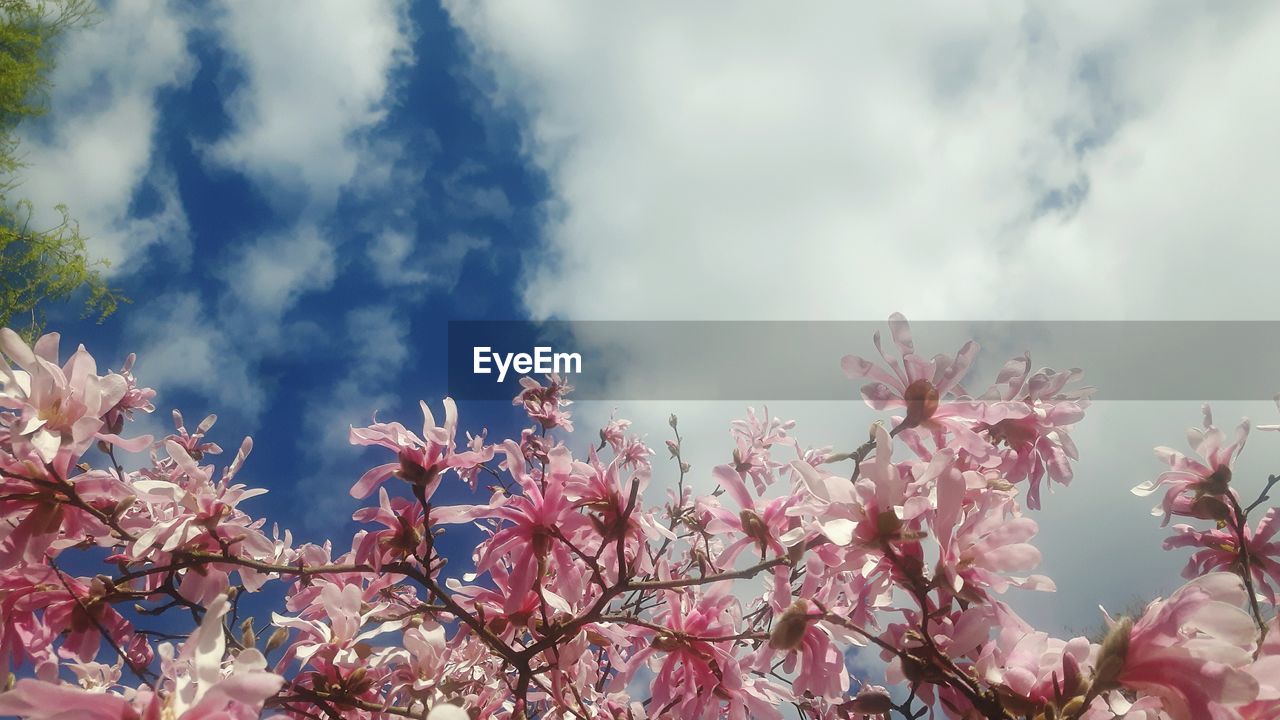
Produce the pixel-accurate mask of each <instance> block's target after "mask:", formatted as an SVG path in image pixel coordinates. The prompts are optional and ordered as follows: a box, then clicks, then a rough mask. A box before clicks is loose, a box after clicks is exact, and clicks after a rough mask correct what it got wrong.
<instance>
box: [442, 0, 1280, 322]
mask: <svg viewBox="0 0 1280 720" xmlns="http://www.w3.org/2000/svg"><path fill="white" fill-rule="evenodd" d="M449 7H450V11H451V14H452V16H453V18H454V20H455V22H457V23H458V24H459V25H460V26H461V28H462V29H463V30H464V31H465V32H466V33H467V35H468V37H469V38H470V39H471V40H472V42H473V43H474V44H475V47H476V55H477V57H478V59H479V60H480V61H481V62H482V63H484V64H485V65H486V66H487V67H489V68H491V69H492V70H493V78H494V85H495V90H494V92H495V99H496V101H497V102H500V103H505V104H507V105H510V106H515V107H517V108H519V109H520V112H521V113H522V114H523V115H524V118H525V128H526V139H527V144H528V149H529V152H530V155H531V157H532V159H533V160H534V162H536V163H537V164H538V165H539V166H540V167H542V168H543V169H544V170H545V171H546V173H547V175H548V179H549V181H550V185H551V191H552V195H553V198H552V202H551V203H550V206H549V207H550V209H551V211H552V212H551V213H550V214H549V215H550V219H549V220H548V222H547V224H546V227H545V234H544V241H545V242H546V244H547V245H548V248H549V250H550V251H551V256H550V257H549V258H548V259H547V260H546V261H545V262H544V263H543V264H542V265H541V266H540V267H539V268H538V269H537V271H536V272H535V273H533V274H532V276H531V278H530V282H529V285H528V288H527V292H526V294H525V299H526V301H527V302H528V304H529V306H530V308H531V310H532V311H533V313H534V314H535V315H564V316H569V317H575V318H581V317H586V316H590V317H601V318H607V317H642V318H689V317H707V318H715V317H775V318H788V317H806V318H812V317H825V318H861V319H866V318H874V317H883V316H884V315H886V314H887V313H888V312H889V311H891V310H905V311H907V312H908V314H909V315H913V316H916V317H925V316H929V317H957V316H970V317H974V316H977V317H992V316H995V317H1002V316H1018V315H1024V316H1025V315H1038V316H1056V317H1070V316H1089V315H1093V316H1099V315H1108V314H1114V313H1117V312H1126V313H1129V314H1133V315H1145V316H1160V315H1162V314H1163V315H1168V316H1174V317H1177V316H1181V315H1183V314H1185V313H1186V312H1188V311H1190V310H1192V309H1193V308H1194V309H1197V310H1198V309H1199V308H1200V306H1199V305H1195V304H1193V303H1194V302H1195V301H1193V300H1192V299H1190V297H1189V295H1191V294H1189V293H1184V292H1181V291H1180V287H1181V285H1182V280H1181V278H1182V277H1183V275H1180V274H1178V273H1174V274H1170V273H1165V272H1160V271H1159V270H1158V268H1161V267H1162V266H1163V267H1170V268H1171V269H1176V270H1179V271H1181V273H1183V274H1185V276H1186V277H1187V280H1190V281H1193V282H1194V281H1196V280H1200V281H1204V279H1205V275H1206V274H1209V273H1217V274H1219V275H1221V276H1225V275H1227V274H1228V272H1231V271H1232V268H1233V261H1232V260H1231V259H1230V258H1229V257H1228V256H1226V254H1224V253H1221V252H1220V248H1221V247H1222V246H1221V245H1219V244H1218V242H1219V241H1224V240H1225V242H1227V243H1228V244H1229V246H1230V247H1233V248H1236V249H1239V250H1247V251H1248V252H1250V254H1255V253H1256V254H1258V255H1259V256H1261V257H1265V258H1266V259H1267V260H1270V261H1274V259H1276V256H1277V254H1280V250H1277V249H1276V248H1277V247H1280V246H1278V245H1276V244H1275V243H1273V242H1270V240H1271V239H1272V235H1273V233H1272V231H1271V230H1270V228H1272V227H1274V226H1275V222H1274V220H1275V219H1276V218H1275V215H1274V210H1272V209H1271V207H1272V205H1273V204H1272V203H1270V202H1268V198H1266V188H1267V187H1268V185H1269V184H1270V183H1268V182H1266V179H1267V178H1269V177H1270V178H1273V177H1274V170H1272V168H1274V167H1276V163H1275V160H1276V159H1277V153H1278V152H1280V142H1277V140H1276V139H1275V138H1274V134H1273V133H1272V132H1271V130H1270V128H1272V127H1274V126H1275V125H1276V122H1277V120H1280V90H1278V89H1277V88H1276V85H1275V83H1272V82H1269V79H1268V78H1269V72H1268V71H1269V68H1271V67H1273V66H1274V64H1275V61H1276V54H1277V50H1276V49H1275V46H1274V44H1273V43H1272V44H1268V43H1266V41H1265V39H1266V38H1267V37H1270V36H1274V33H1275V31H1276V29H1277V23H1278V22H1280V11H1278V10H1276V8H1275V6H1272V5H1267V4H1253V5H1248V6H1246V5H1236V4H1233V5H1230V6H1222V5H1219V4H1208V3H1204V4H1191V5H1182V6H1179V8H1178V9H1176V10H1175V9H1171V8H1169V7H1168V5H1167V3H1159V2H1143V3H1128V4H1125V5H1124V6H1123V7H1118V6H1116V5H1115V4H1114V3H1105V4H1103V3H1097V4H1095V5H1091V6H1082V5H1079V4H1073V5H1070V6H1061V5H1058V4H1050V3H1036V4H1032V5H1030V6H1025V5H1022V4H1007V3H987V4H985V6H984V7H983V8H982V9H975V8H974V7H972V6H968V5H966V6H964V7H960V6H954V7H946V6H938V5H936V4H931V5H928V7H927V10H925V9H923V8H922V6H921V5H919V4H913V3H905V4H903V3H892V4H878V5H874V6H867V5H851V4H832V5H829V6H827V7H826V8H825V9H824V11H821V12H819V11H816V9H811V10H812V11H809V12H805V13H795V12H794V9H793V8H790V7H788V6H784V5H779V4H775V3H752V4H733V5H732V7H731V9H730V7H728V6H724V5H717V4H705V5H698V6H696V7H693V8H690V7H686V6H684V5H681V11H680V12H669V11H670V10H671V8H670V7H665V6H663V5H662V4H644V5H632V6H626V7H625V8H620V7H618V6H615V5H607V4H595V3H569V4H562V3H539V2H526V1H525V0H518V1H517V0H495V1H493V2H483V3H450V4H449ZM1082 148H1086V149H1088V150H1087V151H1086V152H1083V153H1082V152H1080V150H1081V149H1082ZM1085 187H1087V189H1088V190H1087V193H1086V194H1085V196H1084V197H1083V199H1082V200H1081V201H1080V206H1079V208H1078V209H1077V210H1076V211H1075V212H1074V214H1071V213H1069V212H1063V211H1050V212H1044V208H1045V205H1046V200H1047V199H1050V198H1052V197H1053V194H1054V193H1057V195H1058V196H1059V197H1069V196H1070V195H1071V194H1072V192H1073V190H1072V188H1085ZM1210 238H1213V241H1210ZM1227 238H1229V239H1227ZM1175 243H1177V245H1175ZM1263 245H1269V246H1270V247H1268V248H1263V247H1262V246H1263ZM1173 254H1176V255H1177V256H1178V257H1177V259H1176V260H1170V259H1167V258H1166V257H1163V256H1165V255H1173ZM1153 256H1157V257H1153ZM1153 260H1154V261H1155V262H1154V263H1153V262H1152V261H1153ZM619 266H621V267H627V268H628V273H627V274H626V276H625V277H620V276H619V274H618V273H616V272H610V271H609V270H610V268H614V267H619ZM1273 266H1274V262H1266V263H1257V264H1252V265H1248V266H1244V267H1240V268H1237V269H1235V272H1243V273H1246V274H1247V275H1248V277H1249V279H1250V280H1251V281H1252V282H1243V283H1239V284H1238V285H1239V286H1241V287H1243V288H1247V289H1241V288H1240V287H1233V288H1232V290H1234V291H1236V292H1246V293H1249V295H1250V298H1251V299H1253V300H1255V301H1261V300H1263V299H1264V298H1265V297H1266V296H1265V295H1264V293H1268V292H1269V291H1270V290H1269V285H1270V283H1268V282H1265V281H1266V280H1267V279H1269V277H1268V273H1269V272H1270V270H1269V269H1268V268H1270V267H1273ZM709 267H714V268H716V270H717V272H715V273H707V272H706V269H707V268H709ZM1196 269H1199V272H1196ZM1018 275H1020V277H1017V276H1018ZM961 277H963V278H964V279H965V280H964V281H963V282H959V281H956V280H953V278H961ZM658 278H661V285H662V287H663V292H662V293H657V292H655V291H654V289H653V288H654V285H655V281H656V279H658ZM1081 285H1087V286H1088V287H1089V289H1090V290H1089V292H1088V293H1082V292H1080V287H1081ZM762 288H764V289H767V291H766V292H761V289H762ZM1218 289H1220V290H1222V289H1225V288H1223V286H1221V285H1219V286H1218ZM1174 295H1176V296H1177V297H1176V298H1174V297H1171V296H1174ZM1218 307H1220V308H1223V309H1222V312H1227V313H1233V312H1236V309H1235V306H1234V305H1228V304H1225V303H1224V304H1223V305H1219V306H1218Z"/></svg>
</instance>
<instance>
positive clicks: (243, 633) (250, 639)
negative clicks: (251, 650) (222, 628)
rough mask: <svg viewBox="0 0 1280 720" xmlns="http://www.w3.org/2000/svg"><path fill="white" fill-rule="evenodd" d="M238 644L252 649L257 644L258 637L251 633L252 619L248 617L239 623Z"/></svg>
mask: <svg viewBox="0 0 1280 720" xmlns="http://www.w3.org/2000/svg"><path fill="white" fill-rule="evenodd" d="M240 644H241V645H243V646H245V647H253V646H254V645H257V644H258V635H257V633H255V632H254V631H253V618H251V617H248V618H245V619H244V622H242V623H240Z"/></svg>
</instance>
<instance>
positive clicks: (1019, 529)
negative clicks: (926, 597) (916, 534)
mask: <svg viewBox="0 0 1280 720" xmlns="http://www.w3.org/2000/svg"><path fill="white" fill-rule="evenodd" d="M964 495H965V480H964V477H963V476H962V475H961V474H960V473H959V472H958V471H953V472H950V473H945V474H944V475H943V476H942V477H941V478H939V480H938V512H937V515H936V517H935V521H934V524H935V534H936V535H937V538H938V544H939V545H940V546H941V551H940V554H939V556H938V572H939V574H940V575H941V576H942V577H944V578H945V579H946V587H947V589H948V590H950V591H951V592H954V593H957V594H962V593H963V595H964V596H965V597H966V598H967V599H970V600H981V599H982V598H983V594H984V593H985V592H986V590H988V589H990V590H993V591H995V592H997V593H1002V592H1004V591H1005V590H1007V589H1008V588H1009V586H1011V585H1012V586H1014V587H1023V588H1027V589H1031V590H1053V589H1054V585H1053V581H1051V580H1049V578H1046V577H1044V576H1042V575H1032V576H1030V577H1025V578H1021V577H1012V578H1011V577H1005V575H1004V573H1012V572H1027V571H1030V570H1034V569H1035V568H1036V567H1037V566H1039V564H1040V551H1039V550H1038V549H1037V548H1036V547H1035V546H1034V545H1032V544H1031V543H1029V542H1027V541H1028V540H1030V539H1031V538H1032V537H1034V536H1035V534H1036V532H1037V531H1038V530H1039V526H1038V525H1037V524H1036V521H1035V520H1032V519H1031V518H1029V517H1022V516H1021V514H1020V513H1019V512H1018V507H1017V504H1016V503H1015V502H1014V501H1013V498H1011V497H1009V496H1006V495H1001V494H999V493H992V492H982V493H976V494H975V495H974V496H973V497H972V498H971V499H969V500H968V501H965V500H964ZM957 521H958V523H957Z"/></svg>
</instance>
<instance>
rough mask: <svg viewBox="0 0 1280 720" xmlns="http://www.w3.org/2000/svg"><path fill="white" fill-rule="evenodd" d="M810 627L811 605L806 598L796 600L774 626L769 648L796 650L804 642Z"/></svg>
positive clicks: (770, 635) (770, 634)
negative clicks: (805, 634) (806, 631)
mask: <svg viewBox="0 0 1280 720" xmlns="http://www.w3.org/2000/svg"><path fill="white" fill-rule="evenodd" d="M808 627H809V603H807V602H805V600H804V598H796V600H795V602H793V603H791V607H789V608H787V609H786V610H785V611H784V612H783V613H782V616H781V617H779V618H778V621H777V622H775V623H774V624H773V631H772V632H770V633H769V646H770V647H772V648H774V649H776V650H795V649H796V648H798V647H800V643H801V642H804V633H805V630H806V629H807V628H808Z"/></svg>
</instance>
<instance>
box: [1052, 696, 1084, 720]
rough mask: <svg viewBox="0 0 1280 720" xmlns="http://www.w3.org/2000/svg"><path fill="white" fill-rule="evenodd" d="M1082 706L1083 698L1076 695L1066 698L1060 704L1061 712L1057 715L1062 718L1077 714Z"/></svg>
mask: <svg viewBox="0 0 1280 720" xmlns="http://www.w3.org/2000/svg"><path fill="white" fill-rule="evenodd" d="M1083 708H1084V698H1082V697H1080V696H1076V697H1073V698H1071V699H1070V700H1068V701H1067V702H1066V703H1065V704H1064V705H1063V706H1062V712H1060V713H1058V715H1059V716H1060V717H1064V718H1073V717H1076V716H1077V715H1079V714H1080V711H1081V710H1082V709H1083Z"/></svg>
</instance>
